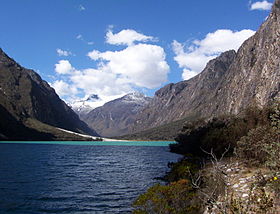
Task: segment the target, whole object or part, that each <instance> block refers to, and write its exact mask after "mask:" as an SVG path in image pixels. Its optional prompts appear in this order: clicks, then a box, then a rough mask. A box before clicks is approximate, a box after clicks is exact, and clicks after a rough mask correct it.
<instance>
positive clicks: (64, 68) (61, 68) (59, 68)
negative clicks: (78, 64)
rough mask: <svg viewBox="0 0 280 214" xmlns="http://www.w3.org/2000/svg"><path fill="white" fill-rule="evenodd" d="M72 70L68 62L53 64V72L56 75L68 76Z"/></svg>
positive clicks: (61, 61) (62, 61)
mask: <svg viewBox="0 0 280 214" xmlns="http://www.w3.org/2000/svg"><path fill="white" fill-rule="evenodd" d="M73 70H74V68H73V67H72V65H71V64H70V62H69V61H68V60H60V61H59V62H58V63H57V64H55V72H56V73H58V74H69V73H70V72H71V71H73Z"/></svg>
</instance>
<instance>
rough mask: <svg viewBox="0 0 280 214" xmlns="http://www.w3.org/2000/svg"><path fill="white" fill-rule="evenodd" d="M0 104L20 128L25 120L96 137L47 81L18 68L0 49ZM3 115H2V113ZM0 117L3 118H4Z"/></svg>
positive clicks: (29, 70)
mask: <svg viewBox="0 0 280 214" xmlns="http://www.w3.org/2000/svg"><path fill="white" fill-rule="evenodd" d="M0 105H1V107H2V108H4V109H6V111H7V112H9V113H10V114H11V116H12V117H13V118H14V119H15V120H16V121H18V123H20V124H22V125H23V126H25V124H24V123H25V122H26V120H27V119H29V118H32V119H35V120H37V121H40V122H42V123H45V124H48V125H50V126H54V127H59V128H63V129H67V130H71V131H74V132H79V133H86V134H90V135H96V136H98V135H97V133H96V132H95V131H94V130H92V129H90V128H89V127H88V126H87V125H86V124H85V123H84V122H82V121H80V120H79V117H78V116H77V115H76V114H75V113H74V112H73V111H72V109H71V108H70V107H68V106H67V105H66V103H65V102H64V101H62V100H61V99H60V98H59V96H58V95H57V94H56V93H55V90H54V89H53V88H51V87H50V86H49V84H48V83H47V82H46V81H44V80H42V79H41V77H40V76H39V75H38V74H37V73H36V72H34V71H33V70H31V69H26V68H24V67H22V66H20V65H19V64H18V63H17V62H16V61H15V60H13V59H12V58H10V57H9V56H8V55H7V54H6V53H5V52H4V51H3V50H2V49H0ZM2 113H3V114H4V111H2ZM1 118H4V115H3V116H1ZM32 128H34V127H32ZM35 128H36V127H35ZM23 129H24V128H23ZM0 132H1V131H0ZM6 137H7V136H6ZM12 137H13V136H10V138H12Z"/></svg>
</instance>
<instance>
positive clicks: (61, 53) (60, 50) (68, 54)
mask: <svg viewBox="0 0 280 214" xmlns="http://www.w3.org/2000/svg"><path fill="white" fill-rule="evenodd" d="M56 53H57V55H58V56H70V55H73V54H72V53H71V52H70V51H64V50H62V49H60V48H58V49H56Z"/></svg>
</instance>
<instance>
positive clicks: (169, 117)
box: [131, 0, 280, 132]
mask: <svg viewBox="0 0 280 214" xmlns="http://www.w3.org/2000/svg"><path fill="white" fill-rule="evenodd" d="M279 44H280V3H279V0H276V1H275V3H274V6H273V9H272V12H271V14H270V16H269V17H268V19H267V20H266V21H265V22H264V23H263V24H262V26H261V27H260V29H259V30H258V32H257V33H256V34H255V35H254V36H252V37H251V38H249V39H248V40H247V41H245V42H244V43H243V44H242V46H241V47H240V48H239V50H238V52H237V53H235V52H234V51H228V52H225V53H223V54H221V56H220V57H218V58H216V59H214V60H211V61H210V62H209V63H208V64H207V66H206V68H205V69H204V70H203V72H201V73H200V74H199V75H197V76H195V77H194V78H192V79H190V80H188V81H182V82H179V83H177V84H169V85H167V86H165V87H163V88H162V89H160V90H158V91H157V92H156V94H155V97H154V98H153V100H152V101H151V102H150V104H149V105H148V106H147V107H146V108H144V109H143V110H142V111H141V112H140V113H139V115H138V116H137V118H136V122H135V123H134V126H133V128H132V129H131V132H139V131H142V130H145V129H149V128H152V127H156V126H159V125H163V124H167V123H170V122H172V121H176V120H179V119H182V118H185V117H189V116H194V117H195V116H196V117H197V118H201V117H206V118H209V117H213V116H217V115H221V114H231V113H233V114H237V113H239V112H240V111H242V110H243V109H245V108H246V107H247V106H249V105H257V106H259V107H262V106H264V105H265V104H267V103H269V102H271V101H272V100H273V99H275V98H276V97H279V96H280V95H279V90H280V45H279Z"/></svg>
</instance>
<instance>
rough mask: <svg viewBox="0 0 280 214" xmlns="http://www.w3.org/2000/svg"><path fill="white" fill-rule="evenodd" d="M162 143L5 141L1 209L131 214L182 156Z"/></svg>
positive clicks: (0, 158) (0, 152)
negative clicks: (133, 206) (139, 199)
mask: <svg viewBox="0 0 280 214" xmlns="http://www.w3.org/2000/svg"><path fill="white" fill-rule="evenodd" d="M68 144H69V143H68ZM70 144H71V143H70ZM78 144H79V143H78ZM88 144H89V143H88ZM103 144H105V143H103ZM153 144H154V145H156V146H152V145H153ZM140 145H141V146H140ZM161 145H167V143H166V142H165V143H164V144H159V143H158V142H154V143H146V144H145V143H144V142H142V143H140V144H138V146H135V145H133V146H128V145H127V144H126V143H124V145H122V144H121V143H118V145H108V143H107V144H106V145H55V144H38V143H36V144H23V143H20V144H19V143H15V144H7V143H0V213H1V214H2V213H3V214H5V213H14V214H15V213H16V214H41V213H67V214H86V213H90V214H91V213H131V203H132V202H133V201H134V200H135V199H136V198H137V196H138V195H139V194H141V193H143V192H144V191H145V190H146V189H147V188H148V187H149V186H151V185H153V184H154V183H157V182H159V181H158V180H156V179H154V178H155V177H159V176H163V175H164V173H165V172H166V171H167V170H168V168H167V163H168V162H169V161H176V160H177V159H178V158H179V156H178V155H176V154H172V153H169V152H168V147H167V146H161Z"/></svg>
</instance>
